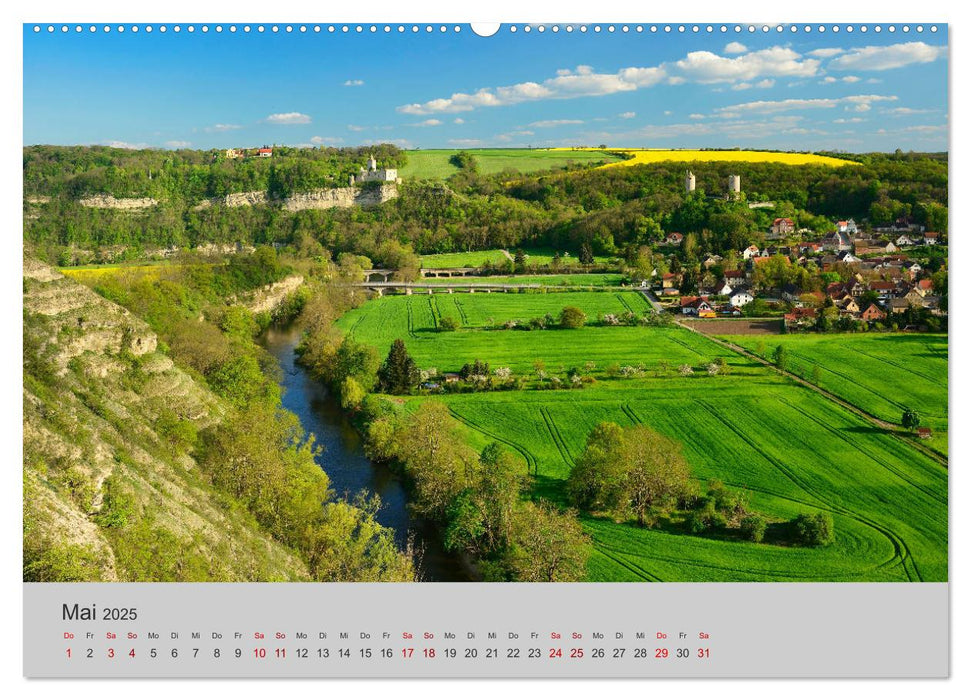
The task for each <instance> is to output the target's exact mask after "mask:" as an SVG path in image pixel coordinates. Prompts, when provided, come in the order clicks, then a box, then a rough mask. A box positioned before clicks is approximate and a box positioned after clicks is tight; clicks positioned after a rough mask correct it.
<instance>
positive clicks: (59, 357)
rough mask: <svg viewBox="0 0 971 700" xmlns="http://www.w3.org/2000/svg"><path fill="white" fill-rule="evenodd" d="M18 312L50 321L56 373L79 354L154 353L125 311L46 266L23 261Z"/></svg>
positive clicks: (144, 330) (151, 338)
mask: <svg viewBox="0 0 971 700" xmlns="http://www.w3.org/2000/svg"><path fill="white" fill-rule="evenodd" d="M24 310H25V311H26V312H27V313H32V314H39V315H41V316H44V317H46V318H47V319H48V320H49V321H50V325H51V327H52V329H53V330H55V331H56V336H55V337H54V338H51V342H52V343H55V342H56V345H57V348H58V352H57V353H56V355H55V356H54V359H55V362H56V364H57V368H58V371H59V372H60V373H62V374H63V373H64V372H66V371H67V365H68V363H69V362H70V361H71V360H72V359H74V358H75V357H78V356H80V355H82V354H84V353H88V352H90V353H94V354H106V353H113V354H116V353H118V352H121V351H122V350H127V351H128V352H130V353H132V354H133V355H136V356H138V355H145V354H148V353H152V352H155V349H156V347H157V346H158V338H157V337H156V335H155V333H153V332H152V331H151V330H150V329H149V327H148V324H146V323H145V322H144V321H142V320H141V319H139V318H136V317H135V316H134V315H132V313H131V312H130V311H128V309H125V308H122V307H120V306H117V305H115V304H111V303H109V302H107V301H105V300H104V299H103V298H102V297H100V296H98V295H97V294H95V293H94V292H93V291H91V290H90V289H88V288H87V287H84V286H82V285H80V284H77V283H76V282H74V281H72V280H69V279H67V278H66V277H64V276H63V275H61V274H60V273H59V272H57V271H56V270H54V269H53V268H51V267H48V266H47V265H44V264H42V263H39V262H37V261H33V260H25V261H24Z"/></svg>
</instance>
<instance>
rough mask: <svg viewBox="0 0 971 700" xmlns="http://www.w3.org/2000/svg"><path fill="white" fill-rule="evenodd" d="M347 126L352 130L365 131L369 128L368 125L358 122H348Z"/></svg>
mask: <svg viewBox="0 0 971 700" xmlns="http://www.w3.org/2000/svg"><path fill="white" fill-rule="evenodd" d="M347 128H348V129H349V130H350V131H364V130H365V129H367V127H366V126H360V125H358V124H348V125H347Z"/></svg>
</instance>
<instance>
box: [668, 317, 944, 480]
mask: <svg viewBox="0 0 971 700" xmlns="http://www.w3.org/2000/svg"><path fill="white" fill-rule="evenodd" d="M675 323H677V324H678V325H679V326H681V327H682V328H687V329H688V330H689V331H691V332H692V333H697V334H698V335H702V336H704V337H705V338H708V339H709V340H711V341H713V342H715V343H717V344H719V345H721V346H722V347H725V348H728V349H729V350H732V351H733V352H736V353H738V354H739V355H743V356H744V357H747V358H749V359H750V360H755V361H756V362H758V363H759V364H761V365H764V366H765V367H768V368H769V369H771V370H773V371H775V372H777V373H779V374H781V375H783V376H786V377H788V378H789V379H791V380H793V381H794V382H796V383H798V384H801V385H802V386H804V387H806V388H807V389H810V390H812V391H815V392H816V393H817V394H819V395H820V396H825V397H826V398H827V399H829V400H830V401H833V402H834V403H838V404H839V405H840V406H842V407H843V408H845V409H846V410H848V411H850V412H851V413H854V414H855V415H857V416H859V417H860V418H862V419H863V420H865V421H866V422H868V423H870V425H873V426H876V427H878V428H881V429H883V430H886V431H887V432H888V433H889V434H890V435H893V436H894V437H895V438H897V439H898V440H901V441H903V442H905V443H907V444H908V445H910V446H911V447H913V448H914V449H916V450H917V451H919V452H922V453H923V454H924V455H925V456H927V457H929V458H931V459H933V460H934V461H935V462H938V463H939V464H941V465H942V466H944V468H945V469H946V468H947V458H946V457H943V456H942V455H940V454H939V453H937V452H935V451H934V450H932V449H930V448H928V447H926V446H925V445H922V444H921V443H920V442H918V441H917V440H916V439H912V438H910V437H908V436H906V435H903V434H901V433H900V432H899V430H900V426H899V425H897V424H896V423H890V422H888V421H885V420H882V419H880V418H877V417H876V416H874V415H872V414H870V413H867V412H866V411H864V410H863V409H862V408H860V407H859V406H854V405H853V404H851V403H848V402H847V401H845V400H844V399H841V398H840V397H839V396H837V395H836V394H832V393H830V392H828V391H826V390H825V389H823V388H821V387H818V386H816V385H815V384H813V383H811V382H808V381H806V380H805V379H803V378H802V377H800V376H798V375H796V374H793V373H792V372H789V371H788V370H783V369H779V368H778V367H776V366H775V365H774V364H772V363H771V362H769V361H768V360H766V359H764V358H762V357H759V356H758V355H756V354H755V353H753V352H749V351H748V350H746V349H745V348H743V347H742V346H740V345H736V344H735V343H730V342H728V341H727V340H722V339H721V338H716V337H715V336H711V335H707V334H706V333H702V332H701V331H699V330H697V329H695V328H692V327H691V326H689V325H688V324H685V323H681V322H680V321H675Z"/></svg>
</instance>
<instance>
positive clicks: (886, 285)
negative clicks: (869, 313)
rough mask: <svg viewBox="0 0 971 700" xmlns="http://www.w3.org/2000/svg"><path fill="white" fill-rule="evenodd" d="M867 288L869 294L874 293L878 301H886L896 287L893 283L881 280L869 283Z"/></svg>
mask: <svg viewBox="0 0 971 700" xmlns="http://www.w3.org/2000/svg"><path fill="white" fill-rule="evenodd" d="M868 287H869V290H870V291H871V292H876V295H877V299H879V300H880V301H887V300H888V299H890V298H891V297H893V295H894V292H896V291H897V285H895V284H894V283H893V282H884V281H883V280H875V281H873V282H870V284H869V286H868Z"/></svg>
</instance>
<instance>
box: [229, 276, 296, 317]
mask: <svg viewBox="0 0 971 700" xmlns="http://www.w3.org/2000/svg"><path fill="white" fill-rule="evenodd" d="M301 284H303V276H302V275H291V276H290V277H287V278H285V279H282V280H280V281H279V282H274V283H273V284H270V285H267V286H265V287H261V288H260V289H257V290H256V291H255V292H251V293H250V294H247V295H246V296H245V297H244V298H243V299H239V300H238V301H239V302H240V303H242V304H243V305H244V306H245V307H246V308H248V309H249V310H250V311H252V312H253V313H254V314H259V313H263V312H264V311H273V309H275V308H276V307H278V306H279V305H280V304H282V303H283V300H284V299H286V298H287V297H288V296H289V295H290V294H293V292H295V291H297V289H298V288H299V287H300V285H301Z"/></svg>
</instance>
